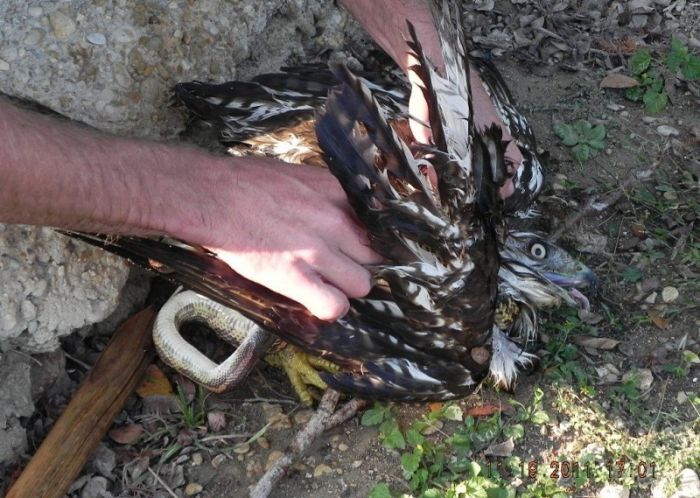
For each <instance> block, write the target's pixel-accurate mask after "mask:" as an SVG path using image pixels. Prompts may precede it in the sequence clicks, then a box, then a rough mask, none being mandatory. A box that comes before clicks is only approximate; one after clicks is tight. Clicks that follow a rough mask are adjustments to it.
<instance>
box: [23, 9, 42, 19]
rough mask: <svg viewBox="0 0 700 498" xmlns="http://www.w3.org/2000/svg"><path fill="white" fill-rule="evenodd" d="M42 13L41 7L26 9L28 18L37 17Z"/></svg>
mask: <svg viewBox="0 0 700 498" xmlns="http://www.w3.org/2000/svg"><path fill="white" fill-rule="evenodd" d="M43 13H44V9H42V8H41V7H29V8H28V9H27V14H29V16H30V17H39V16H40V15H41V14H43Z"/></svg>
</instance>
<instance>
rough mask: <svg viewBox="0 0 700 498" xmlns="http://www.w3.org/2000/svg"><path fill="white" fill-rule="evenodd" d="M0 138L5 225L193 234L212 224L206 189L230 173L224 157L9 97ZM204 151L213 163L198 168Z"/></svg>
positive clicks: (0, 212) (0, 204)
mask: <svg viewBox="0 0 700 498" xmlns="http://www.w3.org/2000/svg"><path fill="white" fill-rule="evenodd" d="M0 137H2V141H3V153H2V156H1V157H0V175H1V177H2V178H3V181H2V183H1V184H0V221H3V222H7V223H26V224H36V225H51V226H57V227H63V228H69V229H75V230H86V231H103V232H112V233H135V234H156V233H160V234H162V233H168V234H171V235H177V236H183V237H184V236H187V235H194V234H192V233H188V232H191V231H192V228H191V227H193V226H195V225H201V224H202V223H204V224H206V223H207V222H208V220H206V219H205V218H206V216H207V215H206V213H205V212H204V211H203V210H200V209H197V207H198V206H200V205H201V201H202V199H206V198H207V197H208V193H207V192H206V191H203V190H205V189H206V185H207V184H208V183H210V182H215V181H216V176H217V175H219V176H220V175H225V174H229V175H230V172H228V171H225V170H226V169H227V168H228V166H227V165H224V164H223V158H221V159H220V160H219V161H212V160H211V157H209V156H207V155H206V154H204V153H202V152H200V151H197V150H193V149H189V148H185V147H173V146H169V145H165V144H159V143H151V142H146V141H142V140H133V139H126V138H118V137H111V136H107V135H103V134H100V133H98V132H94V131H92V130H88V129H86V128H82V127H79V126H76V125H73V124H70V123H64V122H58V121H57V120H55V119H53V118H50V117H47V116H42V115H39V114H36V113H33V112H29V111H25V110H22V109H19V108H17V107H15V106H13V105H11V104H10V103H9V102H8V101H7V100H4V99H0ZM204 156H206V159H207V160H209V163H210V164H207V166H208V167H207V168H206V169H204V168H202V170H198V168H197V163H198V162H202V160H203V159H204V158H205V157H204ZM194 175H198V176H197V181H196V182H195V181H192V180H193V177H194ZM188 227H189V228H188Z"/></svg>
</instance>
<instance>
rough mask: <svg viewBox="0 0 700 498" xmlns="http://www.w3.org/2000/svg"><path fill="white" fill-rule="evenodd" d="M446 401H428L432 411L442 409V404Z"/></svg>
mask: <svg viewBox="0 0 700 498" xmlns="http://www.w3.org/2000/svg"><path fill="white" fill-rule="evenodd" d="M443 404H444V403H440V402H436V403H428V408H430V411H431V412H436V411H439V410H442V405H443Z"/></svg>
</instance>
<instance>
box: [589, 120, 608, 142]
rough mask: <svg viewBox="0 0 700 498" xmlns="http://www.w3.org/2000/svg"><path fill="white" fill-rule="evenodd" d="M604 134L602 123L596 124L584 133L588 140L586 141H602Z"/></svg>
mask: <svg viewBox="0 0 700 498" xmlns="http://www.w3.org/2000/svg"><path fill="white" fill-rule="evenodd" d="M605 134H606V130H605V126H603V125H602V124H600V125H596V126H594V127H593V128H591V129H590V130H589V131H588V132H587V133H586V139H587V140H588V143H591V142H602V141H603V140H604V139H605Z"/></svg>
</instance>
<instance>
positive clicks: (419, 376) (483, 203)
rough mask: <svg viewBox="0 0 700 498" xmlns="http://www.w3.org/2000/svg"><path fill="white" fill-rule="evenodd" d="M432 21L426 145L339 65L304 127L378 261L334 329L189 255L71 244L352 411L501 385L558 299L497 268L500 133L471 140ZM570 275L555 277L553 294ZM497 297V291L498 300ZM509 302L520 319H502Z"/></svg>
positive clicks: (458, 85) (449, 31)
mask: <svg viewBox="0 0 700 498" xmlns="http://www.w3.org/2000/svg"><path fill="white" fill-rule="evenodd" d="M432 9H433V14H434V16H435V20H436V24H437V26H438V31H439V34H440V38H441V44H442V49H443V57H444V60H445V66H446V68H445V74H444V76H443V75H440V74H438V73H437V72H436V70H435V69H434V68H433V66H432V65H431V64H430V62H429V61H427V60H426V58H425V57H424V55H423V52H422V49H421V45H420V42H419V40H418V39H417V38H416V36H415V32H414V31H413V30H412V29H411V30H410V33H411V36H410V40H409V47H410V49H411V50H412V51H413V52H414V55H415V56H416V59H417V60H419V61H420V65H419V67H418V68H417V69H418V70H419V74H420V76H421V78H422V80H423V84H424V88H425V96H426V100H427V102H428V105H429V106H430V109H431V112H430V115H431V119H430V126H431V131H432V135H433V138H434V144H432V145H430V146H421V147H418V148H416V147H413V148H412V147H410V146H409V144H408V143H407V142H406V140H405V139H404V138H403V137H402V133H401V130H400V129H398V128H397V129H395V128H392V126H391V125H390V124H389V121H388V120H387V111H386V109H387V108H388V109H389V111H390V112H395V111H394V109H393V108H392V107H390V106H389V105H388V104H385V103H384V101H385V97H386V94H385V93H382V92H380V95H381V98H380V97H378V96H375V92H373V90H372V87H371V86H370V85H368V84H366V83H365V81H364V80H363V79H361V78H359V77H357V76H355V75H353V74H352V73H351V72H350V71H349V70H348V69H347V68H345V67H342V66H340V67H337V68H334V73H333V74H334V77H335V79H336V80H337V81H339V82H340V85H339V86H337V87H335V88H334V89H333V90H332V91H331V92H330V94H329V97H328V98H327V101H326V103H325V111H324V112H323V113H322V114H321V116H320V117H319V118H318V120H317V122H316V128H315V132H316V135H317V137H318V144H319V146H320V149H321V150H322V152H323V155H322V157H323V161H324V162H325V164H326V165H327V166H328V168H329V169H330V171H331V172H332V173H333V174H334V175H335V176H336V177H337V178H338V180H339V181H340V183H341V185H342V186H343V188H344V189H345V192H346V194H347V196H348V199H349V201H350V204H351V206H352V207H353V209H354V210H355V213H356V215H357V216H358V218H359V219H360V220H361V221H362V222H363V223H364V224H365V226H366V227H367V230H368V232H369V234H370V238H371V241H372V246H373V248H374V249H375V250H376V251H377V252H378V253H380V254H381V255H382V256H383V257H384V258H385V261H386V262H385V263H383V264H381V265H377V266H375V267H373V268H371V271H372V274H373V282H374V285H373V288H372V290H371V291H370V294H369V295H368V296H367V297H366V298H363V299H354V300H352V302H351V309H350V311H349V312H348V314H347V315H346V316H344V317H342V318H341V319H340V320H338V321H337V322H335V323H326V322H322V321H320V320H317V319H315V318H314V317H312V316H311V315H310V314H309V313H308V312H307V311H306V310H305V309H303V308H302V307H301V306H300V305H298V304H296V303H295V302H293V301H291V300H289V299H286V298H284V297H282V296H279V295H276V294H274V293H272V292H271V291H269V290H267V289H264V288H262V287H261V286H259V285H257V284H255V283H253V282H250V281H248V280H246V279H244V278H242V277H241V276H239V275H237V274H236V273H235V272H233V270H231V269H230V268H229V267H228V266H227V265H225V264H224V263H223V262H222V261H220V260H218V259H217V258H216V257H215V255H213V254H211V253H209V252H207V251H206V250H205V249H203V248H201V247H195V246H192V245H188V244H186V243H183V242H181V241H163V240H154V239H146V238H140V237H120V238H110V239H109V240H107V239H106V238H104V237H99V236H89V235H84V236H83V237H84V238H86V239H88V240H89V241H92V242H93V243H98V244H103V245H104V247H105V248H106V249H108V250H110V251H113V252H115V253H117V254H121V255H123V256H127V257H130V258H131V259H132V260H134V261H136V262H137V263H140V264H142V265H144V266H147V267H150V268H153V269H156V270H157V271H161V272H164V273H165V274H166V275H167V276H168V277H170V278H172V279H174V280H176V281H179V282H180V283H182V284H184V285H185V286H186V287H189V288H191V289H194V290H196V291H197V292H198V293H200V294H202V295H204V296H206V297H208V298H210V299H213V300H214V301H216V302H218V303H221V304H223V305H225V306H227V307H230V308H234V309H236V310H238V311H239V312H240V313H241V314H242V315H244V316H246V317H247V318H249V319H251V320H253V321H254V322H256V323H257V324H259V325H260V326H261V327H262V328H264V329H266V330H269V331H271V332H273V333H275V334H276V335H278V336H279V337H281V338H283V339H284V340H285V341H288V342H289V343H291V344H293V345H295V346H296V347H298V348H300V349H301V350H303V351H304V352H306V353H309V354H310V355H312V356H314V357H321V358H323V359H325V360H329V361H331V362H332V363H333V364H334V365H336V366H338V367H339V368H340V370H339V371H337V372H323V373H322V374H321V375H322V377H323V380H324V381H325V382H327V383H328V385H330V386H331V387H334V388H336V389H339V390H341V391H344V392H347V393H351V394H355V395H358V396H360V397H365V398H381V399H396V400H425V399H449V398H454V397H460V396H464V395H466V394H469V393H470V392H472V390H473V389H474V388H475V387H476V386H477V385H478V384H479V382H480V381H481V380H482V379H484V378H485V377H486V376H487V375H488V374H489V373H491V375H492V376H493V377H494V378H495V379H497V380H499V381H502V382H503V383H512V381H513V378H514V376H515V373H516V371H517V369H518V366H519V365H521V364H523V363H526V362H527V361H528V360H529V357H528V356H527V355H526V354H524V353H523V352H522V348H521V347H520V346H518V345H516V344H515V343H513V342H511V340H510V338H509V337H508V335H509V334H515V335H520V336H521V338H527V337H528V334H530V333H531V330H532V329H533V327H534V326H535V322H534V320H535V319H536V318H535V315H534V314H533V310H535V309H536V308H537V307H539V306H540V305H542V304H544V303H546V302H547V300H548V299H549V300H550V301H551V302H552V303H553V302H555V301H557V302H561V301H566V300H570V298H569V295H568V293H567V292H566V291H565V290H564V289H563V288H562V287H560V286H558V285H556V284H555V283H554V281H553V280H552V279H551V278H550V277H548V276H547V274H546V273H544V272H543V271H542V269H541V268H538V267H537V265H536V264H528V263H527V262H523V261H522V260H521V259H519V258H518V257H513V259H510V257H511V256H508V255H509V254H510V255H516V254H517V253H519V252H522V251H523V247H522V244H523V239H524V237H522V236H521V237H518V236H517V234H515V233H513V234H508V235H506V231H505V230H504V225H503V221H504V205H503V202H502V201H501V199H500V197H499V195H498V191H499V188H500V187H501V186H502V184H503V183H504V182H505V180H506V177H507V175H506V167H505V164H504V149H505V144H504V143H503V141H502V140H501V130H500V128H497V127H492V128H490V129H488V130H486V131H484V132H483V133H479V132H477V130H475V129H474V125H473V116H472V106H471V101H470V89H469V70H470V67H469V66H470V65H469V61H468V58H467V55H466V49H465V47H466V45H465V40H464V35H463V33H462V30H461V26H460V25H459V22H458V17H457V16H456V15H455V13H454V12H453V11H452V9H450V8H449V7H448V6H447V4H446V3H442V4H434V5H433V6H432ZM210 103H211V102H210ZM426 165H431V166H432V167H433V168H434V169H435V171H436V172H437V177H438V182H437V186H436V187H435V188H434V187H433V186H432V185H430V184H429V182H428V180H427V178H426V177H425V176H424V175H423V173H422V171H423V168H424V167H425V166H426ZM533 171H534V170H533ZM537 174H538V175H540V176H541V168H540V170H537ZM532 178H534V174H533V175H531V176H530V180H529V181H527V182H526V184H523V185H525V186H526V187H527V188H528V189H530V190H529V192H534V189H532V188H531V187H532V186H533V185H534V186H536V183H537V182H533V181H531V180H532ZM537 189H539V187H537ZM516 192H517V190H516ZM535 193H536V192H535ZM528 195H529V194H528ZM533 195H534V194H533ZM527 245H528V247H527V249H526V250H528V251H531V254H532V256H533V257H534V258H535V259H536V260H540V261H541V260H542V259H544V258H541V256H543V254H542V253H541V251H540V248H539V246H538V247H537V250H535V251H534V252H533V247H535V246H534V245H531V244H530V243H529V242H528V243H527ZM540 245H541V244H540ZM577 270H578V273H580V274H581V275H583V276H581V275H579V276H578V277H580V279H583V280H586V279H587V278H589V277H588V271H587V270H586V269H581V268H579V269H577ZM570 276H571V275H564V274H562V275H560V277H561V282H560V283H562V284H563V283H564V280H565V279H566V278H569V277H570ZM504 285H505V286H506V287H508V286H510V288H509V289H501V288H503V286H504ZM499 289H500V293H501V294H500V295H499ZM569 302H571V301H569ZM512 303H515V306H516V307H518V308H519V310H524V311H525V312H524V313H517V314H516V317H515V319H511V320H508V319H507V317H506V316H505V315H507V314H508V313H506V312H507V311H508V309H507V308H508V305H509V304H512ZM499 305H500V308H499ZM497 309H499V312H500V315H502V316H501V317H498V316H497V315H498V314H499V313H497ZM331 370H332V369H331Z"/></svg>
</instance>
